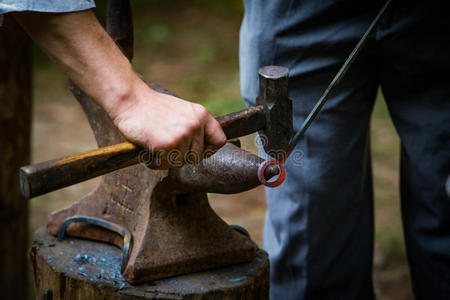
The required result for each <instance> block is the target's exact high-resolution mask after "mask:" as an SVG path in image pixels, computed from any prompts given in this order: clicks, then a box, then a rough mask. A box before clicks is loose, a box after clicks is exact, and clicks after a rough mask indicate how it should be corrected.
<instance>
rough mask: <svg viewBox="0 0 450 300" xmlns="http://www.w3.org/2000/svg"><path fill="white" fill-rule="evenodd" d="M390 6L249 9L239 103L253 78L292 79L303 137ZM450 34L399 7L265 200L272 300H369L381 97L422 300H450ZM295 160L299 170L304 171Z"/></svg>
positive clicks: (431, 9) (421, 11) (259, 5)
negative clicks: (395, 141)
mask: <svg viewBox="0 0 450 300" xmlns="http://www.w3.org/2000/svg"><path fill="white" fill-rule="evenodd" d="M383 4H384V1H370V2H369V1H367V2H366V1H363V2H361V1H359V2H358V1H356V2H355V1H349V0H342V1H314V0H303V1H287V0H286V1H284V0H278V1H250V0H245V9H246V10H245V15H244V20H243V23H242V26H241V32H240V68H241V91H242V95H243V98H244V99H245V101H246V103H247V104H248V105H253V104H254V102H255V98H256V96H257V93H258V78H257V71H258V68H259V67H261V66H264V65H281V66H285V67H288V68H289V69H290V71H291V73H290V82H289V85H290V97H291V98H292V100H293V106H294V107H293V108H294V131H295V130H297V129H298V128H299V126H300V125H301V123H302V122H303V120H304V119H305V117H306V115H307V114H308V113H309V112H310V111H311V109H312V107H313V106H314V104H315V102H316V101H317V100H318V98H319V96H320V95H321V93H322V92H323V91H324V90H325V88H326V87H327V85H328V84H329V82H330V81H331V79H332V78H333V76H334V75H335V74H336V72H337V71H338V69H339V68H340V66H341V65H342V64H343V62H344V60H345V59H346V57H347V56H348V55H349V53H350V52H351V50H352V49H353V47H354V46H355V45H356V43H357V42H358V40H359V39H360V38H361V36H362V34H363V33H364V31H365V30H366V29H367V27H368V26H369V24H370V23H371V21H372V20H373V19H374V17H375V15H376V14H377V12H378V10H379V9H380V8H381V6H382V5H383ZM449 71H450V22H449V18H448V16H447V12H446V11H445V10H444V9H443V8H442V5H439V3H433V1H420V2H419V1H417V3H416V2H415V1H406V0H403V1H402V0H397V1H395V0H394V2H393V3H392V5H391V7H390V9H389V11H388V12H387V14H386V15H385V17H384V18H383V20H382V22H381V24H380V25H379V26H378V28H377V30H376V34H375V35H374V36H373V37H372V38H371V40H370V42H369V43H368V44H367V45H366V47H365V49H364V50H363V51H362V54H361V55H360V57H359V58H358V59H357V60H356V61H355V63H354V64H353V66H352V67H351V69H350V70H349V72H348V73H347V75H346V76H345V78H344V79H343V80H342V81H341V83H340V84H339V86H338V87H337V89H335V90H334V92H333V94H332V96H331V98H330V99H329V101H328V102H327V104H326V105H325V106H324V108H323V110H322V111H321V113H320V114H319V116H318V118H317V119H316V120H315V121H314V123H313V124H312V126H311V127H310V128H309V129H308V131H307V134H306V135H305V137H304V138H303V139H302V140H301V142H300V143H299V145H298V146H297V148H296V151H297V154H298V155H297V157H296V159H295V161H294V159H292V158H291V159H289V160H288V162H287V164H286V171H287V178H286V181H285V182H284V184H283V185H281V186H280V187H278V188H275V189H267V190H266V195H267V202H268V211H267V216H266V222H265V226H264V248H265V249H266V250H267V252H268V253H269V256H270V262H271V291H270V294H271V298H272V299H296V300H298V299H374V298H375V297H374V292H373V286H372V260H373V237H374V219H373V191H372V170H371V159H370V148H369V142H370V141H369V121H370V115H371V112H372V108H373V104H374V99H375V95H376V93H377V90H378V87H379V86H381V88H382V91H383V94H384V96H385V99H386V102H387V105H388V109H389V112H390V115H391V118H392V120H393V122H394V125H395V127H396V130H397V132H398V134H399V136H400V139H401V145H402V157H401V205H402V218H403V226H404V233H405V241H406V248H407V255H408V262H409V266H410V271H411V276H412V283H413V290H414V294H415V296H416V298H417V299H449V297H450V200H449V199H448V198H447V197H446V195H445V188H444V185H445V179H446V177H447V176H448V174H449V173H450V75H449V73H448V72H449ZM299 158H301V160H300V163H299Z"/></svg>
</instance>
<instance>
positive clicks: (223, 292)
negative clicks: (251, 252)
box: [30, 229, 269, 300]
mask: <svg viewBox="0 0 450 300" xmlns="http://www.w3.org/2000/svg"><path fill="white" fill-rule="evenodd" d="M121 255H122V253H121V251H120V249H118V248H117V247H115V246H112V245H108V244H105V243H99V242H95V241H89V240H83V239H77V238H71V237H67V238H66V239H64V240H63V241H58V240H57V239H56V238H55V237H53V236H51V235H49V234H48V233H47V232H45V230H43V229H39V230H38V231H37V232H36V234H35V236H34V243H33V246H32V248H31V251H30V256H31V264H32V266H33V269H34V280H35V287H36V298H37V299H42V298H41V297H42V296H43V295H45V294H47V295H48V294H50V293H51V294H52V295H53V298H52V299H121V300H125V299H255V300H256V299H258V300H259V299H268V289H269V261H268V257H267V254H266V253H265V252H264V251H262V250H260V249H258V250H257V251H256V252H255V256H254V257H253V258H252V259H251V261H249V262H247V263H242V264H237V265H233V266H227V267H221V268H216V269H212V270H205V271H201V272H197V273H192V274H187V275H180V276H175V277H171V278H166V279H160V280H153V281H151V282H147V283H143V284H139V285H131V284H130V283H129V282H127V281H126V280H125V278H124V277H123V276H122V274H121V272H120V261H121Z"/></svg>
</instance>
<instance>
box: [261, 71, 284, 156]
mask: <svg viewBox="0 0 450 300" xmlns="http://www.w3.org/2000/svg"><path fill="white" fill-rule="evenodd" d="M258 73H259V95H258V98H257V99H256V104H258V105H262V106H264V107H265V108H266V110H265V112H266V126H265V127H264V128H262V130H260V131H259V134H260V138H261V143H262V146H263V147H264V150H265V151H266V153H267V154H269V155H270V156H272V157H274V158H275V159H279V157H280V156H282V155H284V153H285V151H286V147H287V145H288V143H289V141H290V139H291V137H292V130H293V129H292V101H291V99H289V90H288V81H289V70H288V69H287V68H285V67H280V66H266V67H263V68H261V69H259V72H258Z"/></svg>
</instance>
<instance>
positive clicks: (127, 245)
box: [58, 216, 133, 273]
mask: <svg viewBox="0 0 450 300" xmlns="http://www.w3.org/2000/svg"><path fill="white" fill-rule="evenodd" d="M72 223H87V224H90V225H95V226H98V227H101V228H103V229H107V230H110V231H113V232H115V233H118V234H120V236H122V237H123V255H122V265H121V268H120V271H121V272H122V273H123V271H124V270H125V267H126V265H127V263H128V259H129V258H130V253H131V248H132V247H133V236H132V235H131V233H130V231H129V230H128V229H126V228H125V227H123V226H120V225H118V224H116V223H113V222H109V221H106V220H103V219H100V218H95V217H89V216H72V217H68V218H66V219H65V220H64V222H63V223H62V225H61V228H60V229H59V232H58V241H62V240H63V239H64V236H65V235H66V228H67V226H69V225H70V224H72Z"/></svg>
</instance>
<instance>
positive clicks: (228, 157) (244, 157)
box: [157, 144, 279, 194]
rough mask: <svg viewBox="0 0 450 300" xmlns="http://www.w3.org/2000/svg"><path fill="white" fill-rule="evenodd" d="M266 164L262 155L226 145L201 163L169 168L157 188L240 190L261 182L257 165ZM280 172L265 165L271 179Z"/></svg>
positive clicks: (166, 189) (208, 190)
mask: <svg viewBox="0 0 450 300" xmlns="http://www.w3.org/2000/svg"><path fill="white" fill-rule="evenodd" d="M263 163H264V160H263V159H262V158H261V157H259V156H256V155H254V154H252V153H250V152H247V151H245V150H242V149H240V148H239V147H237V146H235V145H233V144H227V145H225V146H224V147H222V148H221V149H220V150H219V151H217V152H216V153H215V154H214V155H213V156H211V157H209V158H207V159H204V160H202V161H201V162H200V163H199V164H196V165H185V166H183V167H182V168H179V169H170V170H169V174H168V176H167V177H166V178H164V179H163V180H162V182H161V183H160V184H158V186H157V189H158V191H166V192H168V193H187V192H208V193H219V194H234V193H240V192H243V191H247V190H249V189H251V188H254V187H256V186H258V185H260V184H261V183H260V181H259V179H258V168H259V167H260V165H261V164H263ZM278 172H279V169H278V167H277V166H275V165H274V166H272V167H270V168H266V171H265V174H264V175H265V177H266V178H268V179H270V178H272V177H274V176H276V175H277V174H278Z"/></svg>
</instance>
